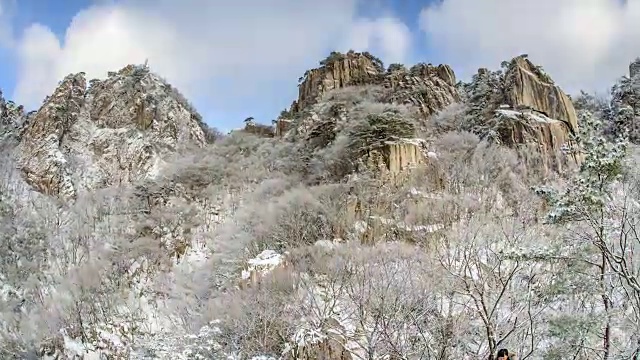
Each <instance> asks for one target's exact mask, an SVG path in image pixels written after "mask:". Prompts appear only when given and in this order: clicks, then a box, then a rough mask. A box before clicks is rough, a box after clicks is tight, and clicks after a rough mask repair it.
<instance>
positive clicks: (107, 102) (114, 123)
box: [19, 65, 207, 200]
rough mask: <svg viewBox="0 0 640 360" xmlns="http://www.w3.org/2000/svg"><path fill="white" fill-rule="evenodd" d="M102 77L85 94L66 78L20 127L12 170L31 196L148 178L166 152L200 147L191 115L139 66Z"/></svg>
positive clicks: (74, 78)
mask: <svg viewBox="0 0 640 360" xmlns="http://www.w3.org/2000/svg"><path fill="white" fill-rule="evenodd" d="M110 75H111V76H110V77H109V78H108V79H106V80H104V81H99V80H93V81H92V82H91V85H90V87H89V88H88V89H87V82H86V79H85V77H84V74H82V73H79V74H73V75H69V76H67V77H66V78H65V79H64V80H63V81H62V82H61V84H60V85H59V86H58V88H57V89H56V90H55V91H54V92H53V95H51V96H50V97H49V98H48V99H47V100H46V101H45V103H44V105H43V106H42V107H41V108H40V109H39V110H38V111H37V113H36V114H35V116H34V117H33V119H32V120H30V121H29V122H28V124H27V125H26V126H25V127H24V130H23V136H22V139H21V142H20V144H19V157H20V159H19V160H20V169H21V171H22V173H23V175H24V178H25V180H26V181H27V182H28V183H29V184H30V185H31V186H33V187H34V188H35V189H37V190H38V191H40V192H42V193H45V194H50V195H54V196H57V197H59V198H61V199H66V200H69V199H73V198H74V197H75V196H76V194H77V192H78V191H79V190H81V189H95V188H100V187H106V186H110V185H117V184H121V183H131V182H134V181H137V180H142V179H145V178H147V177H153V176H154V174H155V172H156V171H157V170H158V168H159V166H160V165H161V164H162V161H163V160H162V159H163V157H164V156H166V155H167V154H169V153H172V152H174V151H176V150H177V149H178V148H180V147H184V146H198V147H202V146H204V145H205V144H206V142H207V129H206V127H205V125H204V124H203V123H202V121H201V119H200V118H199V115H198V114H197V113H195V111H193V110H192V109H191V107H190V106H189V105H188V103H186V101H184V100H183V99H182V98H181V96H180V95H179V94H178V93H177V92H175V90H173V89H172V88H171V87H170V85H168V84H166V83H165V82H164V81H162V80H161V79H160V78H159V77H157V76H156V75H154V74H152V73H151V72H149V70H148V69H147V68H146V67H142V66H133V65H129V66H127V67H125V68H123V69H121V70H120V71H119V72H117V73H111V74H110Z"/></svg>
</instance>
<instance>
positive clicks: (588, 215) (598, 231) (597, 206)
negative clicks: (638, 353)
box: [539, 111, 633, 359]
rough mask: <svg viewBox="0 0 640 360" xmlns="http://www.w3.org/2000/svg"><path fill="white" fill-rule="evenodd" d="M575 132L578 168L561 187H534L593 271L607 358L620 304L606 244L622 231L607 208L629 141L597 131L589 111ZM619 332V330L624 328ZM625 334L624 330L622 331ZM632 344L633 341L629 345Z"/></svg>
mask: <svg viewBox="0 0 640 360" xmlns="http://www.w3.org/2000/svg"><path fill="white" fill-rule="evenodd" d="M579 122H580V124H581V128H580V130H581V131H580V134H578V135H577V136H576V143H577V146H576V147H575V148H574V149H571V150H570V151H575V152H577V153H579V154H580V156H581V157H582V158H583V160H582V164H581V167H580V171H579V172H578V173H577V174H576V175H575V176H574V177H573V178H571V179H569V182H568V184H567V186H566V187H565V188H564V189H561V190H559V191H558V190H555V189H549V188H544V189H539V192H540V193H541V194H543V195H544V196H545V197H546V198H547V199H548V201H549V204H550V206H551V211H550V212H549V214H548V216H547V221H548V222H549V223H555V224H566V225H568V226H569V227H568V229H569V231H570V235H569V238H570V241H571V242H572V244H571V245H570V246H571V247H573V248H574V249H575V251H578V252H577V253H574V254H575V255H577V256H578V257H580V258H582V259H583V260H584V261H585V262H587V263H590V264H591V265H592V266H591V268H592V269H593V270H594V271H592V272H591V275H589V276H587V278H586V279H589V278H591V279H596V280H597V284H598V290H597V294H598V295H599V296H600V298H601V303H600V306H599V309H600V313H601V316H600V319H601V326H602V329H603V330H602V334H601V338H602V344H601V346H600V347H599V349H598V351H597V352H596V354H594V355H592V356H596V357H597V358H600V359H608V358H611V357H615V356H617V355H616V354H620V353H624V352H625V351H624V349H622V347H623V346H622V345H621V343H620V342H621V341H622V340H621V339H620V336H616V334H615V333H616V331H615V330H616V329H617V330H621V329H620V328H619V325H620V322H616V320H615V319H614V314H615V311H616V309H615V308H616V307H617V306H618V305H619V304H620V300H619V299H620V296H621V295H620V291H619V289H618V284H619V281H618V280H617V279H615V278H613V277H612V276H611V272H612V262H613V261H614V259H612V258H611V256H610V251H609V250H608V249H609V248H610V247H612V246H614V247H615V243H616V242H617V241H618V239H619V236H620V235H622V233H621V232H620V230H621V229H620V228H619V227H617V226H616V225H615V224H616V223H617V221H618V220H619V219H618V218H617V216H618V215H619V214H618V213H616V212H612V207H613V206H614V204H615V203H617V202H618V199H617V196H619V194H618V193H617V189H618V185H619V184H620V181H621V180H622V179H623V175H624V173H625V167H624V164H625V158H626V156H627V148H628V143H627V141H626V139H625V138H623V137H618V138H616V139H614V140H609V139H607V138H606V137H605V136H604V134H603V131H602V127H603V122H602V121H601V119H600V118H598V117H597V116H594V115H593V114H592V113H590V112H588V111H582V112H580V113H579ZM623 333H624V332H623ZM627 334H629V333H627ZM632 346H633V345H632Z"/></svg>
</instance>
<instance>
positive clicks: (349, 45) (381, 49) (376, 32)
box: [343, 17, 411, 63]
mask: <svg viewBox="0 0 640 360" xmlns="http://www.w3.org/2000/svg"><path fill="white" fill-rule="evenodd" d="M346 39H347V40H346V44H345V45H344V46H343V49H345V50H349V49H353V50H356V51H364V50H369V51H371V52H374V53H376V54H379V55H380V57H381V58H382V59H384V61H386V62H388V63H403V62H404V61H405V60H406V56H407V54H408V52H409V48H410V47H411V31H410V30H409V27H407V25H405V24H404V23H403V22H402V21H400V20H398V19H396V18H393V17H381V18H378V19H373V20H372V19H360V20H358V21H356V22H355V23H354V24H353V26H352V29H351V32H350V34H349V36H348V37H347V38H346Z"/></svg>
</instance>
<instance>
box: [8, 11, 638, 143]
mask: <svg viewBox="0 0 640 360" xmlns="http://www.w3.org/2000/svg"><path fill="white" fill-rule="evenodd" d="M637 24H640V0H366V1H365V0H234V1H230V0H0V89H2V91H3V93H4V95H5V97H7V98H9V99H12V100H14V101H15V102H16V103H20V104H24V105H25V106H26V107H27V108H28V109H30V110H31V109H37V107H38V106H39V105H40V104H41V103H42V100H43V99H44V97H45V96H46V95H48V94H51V92H52V91H53V89H54V88H55V86H56V85H57V83H58V81H60V80H61V79H62V78H63V77H64V76H66V75H68V74H70V73H77V72H81V71H83V72H85V73H86V74H87V77H88V78H104V77H105V76H106V74H107V71H113V70H118V69H120V68H122V67H124V66H126V65H127V64H129V63H138V64H141V63H144V62H145V60H147V59H148V61H149V66H150V67H151V69H152V70H153V71H154V72H156V73H158V74H159V75H161V76H163V77H164V78H166V79H167V80H168V81H169V82H170V83H171V84H172V85H174V86H175V87H177V88H178V89H180V90H181V92H182V93H184V94H185V96H186V97H187V98H188V99H190V100H191V102H192V103H193V104H194V105H195V107H196V108H197V109H198V110H199V112H200V113H201V114H202V115H203V117H204V118H205V120H206V121H207V123H209V124H210V125H212V126H215V127H217V128H219V129H220V130H223V131H224V130H230V129H232V128H236V127H240V126H241V124H242V120H244V119H245V118H247V117H249V116H252V117H254V118H255V119H256V120H257V121H260V122H265V123H269V122H270V121H271V119H274V118H275V117H277V115H278V114H279V113H280V111H281V110H282V109H284V108H287V107H289V105H290V104H291V102H292V101H293V100H294V99H295V98H296V96H297V91H298V90H297V80H298V78H299V77H300V76H302V74H304V72H305V70H307V69H310V68H313V67H316V66H317V64H318V61H320V60H321V59H323V58H324V57H326V55H328V53H329V52H330V51H332V50H336V51H343V52H344V51H347V50H349V49H353V50H356V51H364V50H367V51H370V52H371V53H373V54H374V55H376V56H378V57H380V58H381V59H382V60H383V61H384V62H385V64H389V63H393V62H401V63H405V64H408V65H411V64H414V63H417V62H427V63H433V64H440V63H445V64H449V65H451V66H452V67H453V69H454V71H455V73H456V75H457V77H458V78H459V79H462V80H467V79H469V78H470V76H471V75H472V74H474V73H475V72H476V71H477V69H478V68H480V67H487V68H494V69H495V68H499V66H500V63H501V62H502V61H503V60H508V59H510V58H512V57H514V56H517V55H519V54H523V53H526V54H528V55H529V59H530V60H532V61H533V62H534V63H536V64H539V65H542V66H543V67H544V68H545V70H546V71H547V72H548V73H549V74H550V75H551V76H552V78H553V79H554V80H555V81H556V82H557V83H558V84H559V85H560V86H561V87H563V89H565V91H567V92H569V93H574V92H576V91H578V90H580V89H584V90H587V91H590V92H594V91H598V92H606V91H607V89H608V88H609V87H610V86H611V84H613V82H614V81H615V80H616V79H617V78H619V77H621V76H623V75H626V74H627V72H628V69H627V68H628V64H629V62H630V61H631V60H633V59H635V58H636V57H637V56H640V26H637Z"/></svg>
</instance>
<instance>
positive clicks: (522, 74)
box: [505, 57, 578, 133]
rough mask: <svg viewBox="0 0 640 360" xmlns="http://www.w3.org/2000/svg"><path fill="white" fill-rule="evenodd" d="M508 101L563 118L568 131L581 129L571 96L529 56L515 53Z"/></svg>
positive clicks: (507, 87)
mask: <svg viewBox="0 0 640 360" xmlns="http://www.w3.org/2000/svg"><path fill="white" fill-rule="evenodd" d="M505 84H506V85H505V103H506V104H508V105H510V106H511V107H513V108H516V109H517V108H521V107H526V108H530V109H533V110H535V111H537V112H539V113H542V114H544V115H545V116H547V117H549V118H551V119H556V120H560V121H563V122H565V123H566V124H567V127H568V128H569V131H571V132H572V133H576V132H577V131H578V117H577V115H576V111H575V108H574V107H573V103H572V102H571V99H569V97H568V96H567V94H565V93H564V92H563V91H562V90H561V89H560V88H559V87H558V86H556V85H555V84H554V83H553V80H551V78H550V77H549V76H548V75H546V74H545V73H543V72H542V71H541V70H540V69H539V68H538V67H537V66H535V65H534V64H533V63H532V62H531V61H529V59H526V58H524V57H516V58H514V59H513V60H512V61H511V64H510V65H509V68H508V70H507V73H506V74H505Z"/></svg>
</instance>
